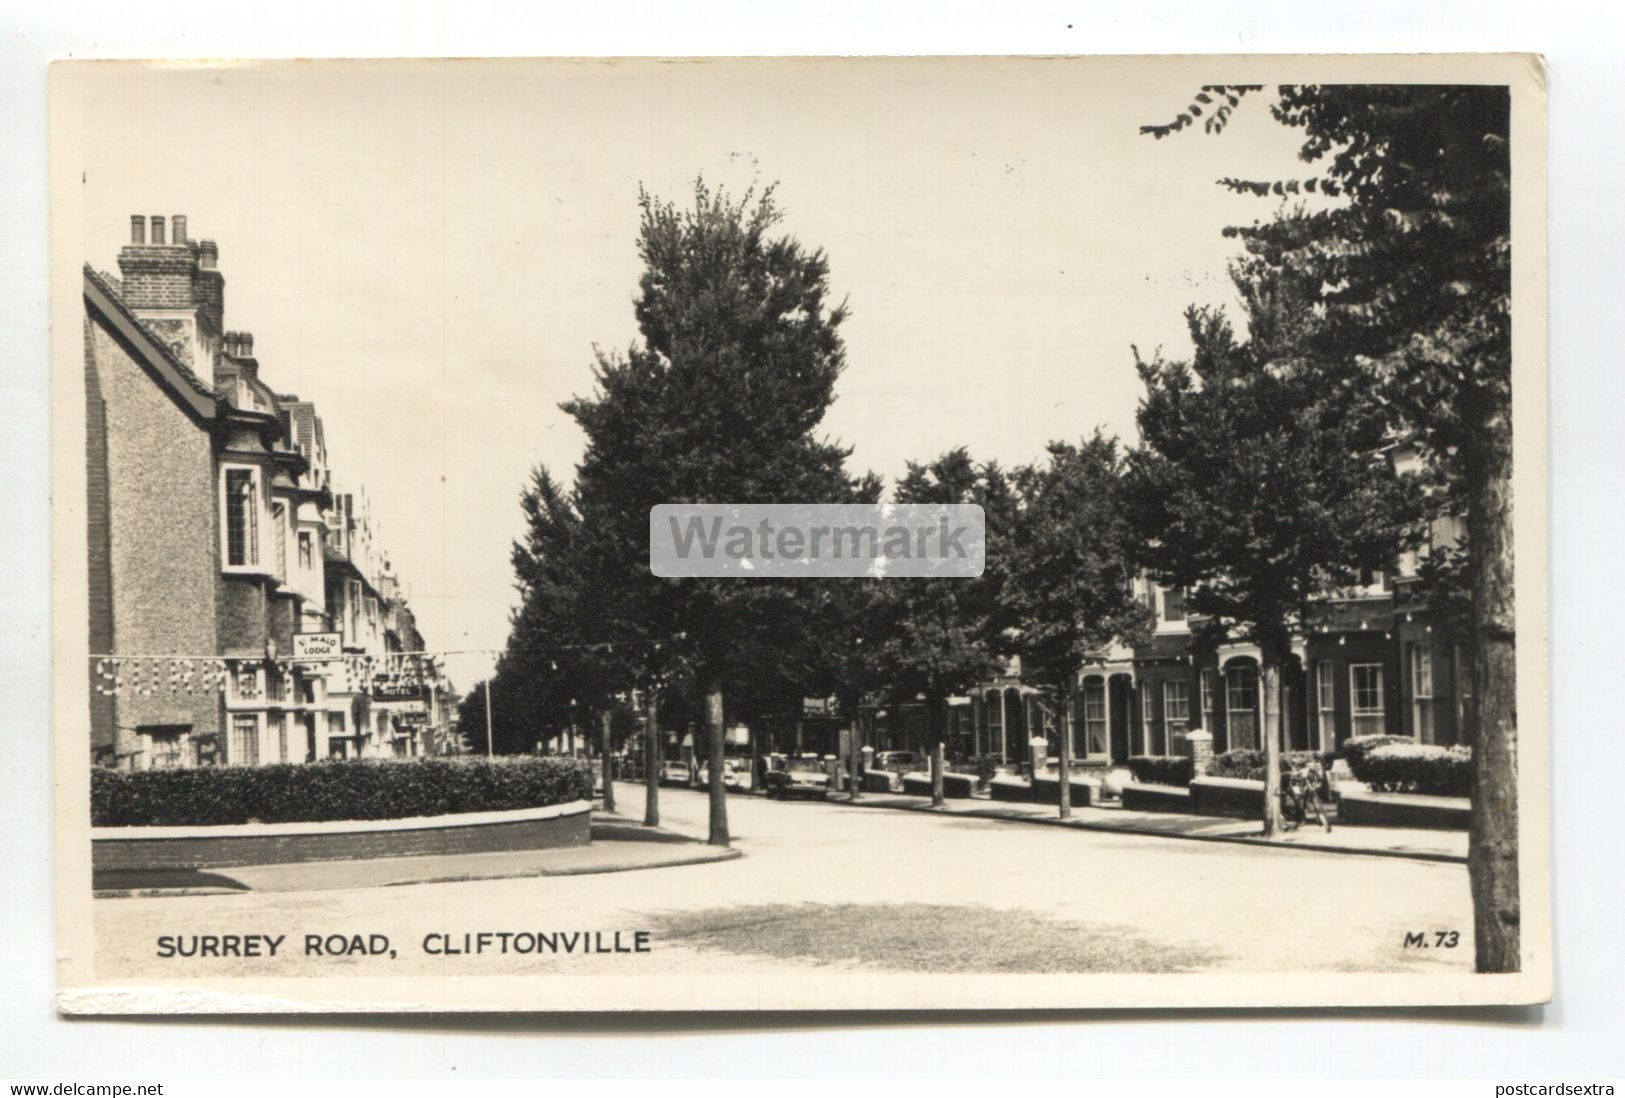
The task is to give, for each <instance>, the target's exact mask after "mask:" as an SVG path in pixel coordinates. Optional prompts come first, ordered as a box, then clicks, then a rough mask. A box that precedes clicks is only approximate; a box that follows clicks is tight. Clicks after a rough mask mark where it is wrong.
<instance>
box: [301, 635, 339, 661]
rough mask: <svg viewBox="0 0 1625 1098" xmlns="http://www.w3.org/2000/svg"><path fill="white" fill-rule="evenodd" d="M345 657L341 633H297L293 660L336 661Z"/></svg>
mask: <svg viewBox="0 0 1625 1098" xmlns="http://www.w3.org/2000/svg"><path fill="white" fill-rule="evenodd" d="M343 655H344V644H343V636H342V635H341V634H339V633H295V634H294V635H293V658H294V659H296V660H336V659H339V658H340V657H342V656H343Z"/></svg>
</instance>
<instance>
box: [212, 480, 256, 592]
mask: <svg viewBox="0 0 1625 1098" xmlns="http://www.w3.org/2000/svg"><path fill="white" fill-rule="evenodd" d="M220 494H221V501H220V505H221V506H220V509H221V512H222V514H223V515H224V516H225V521H223V522H222V523H221V524H220V528H221V533H222V536H223V537H224V538H225V542H226V543H225V545H224V547H223V548H224V551H225V560H226V567H227V568H244V569H252V568H258V567H259V563H260V471H259V469H258V468H257V467H255V466H252V465H228V466H226V467H225V468H224V469H223V470H222V471H221V477H220Z"/></svg>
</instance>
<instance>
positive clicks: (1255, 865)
mask: <svg viewBox="0 0 1625 1098" xmlns="http://www.w3.org/2000/svg"><path fill="white" fill-rule="evenodd" d="M616 799H617V803H618V806H619V808H620V810H621V812H622V813H623V814H625V815H627V816H630V817H632V818H634V819H637V818H641V813H642V807H643V790H642V787H641V786H638V785H628V784H624V783H622V784H618V785H617V787H616ZM660 805H661V817H662V823H663V824H664V825H665V826H667V827H669V828H672V829H674V830H678V831H683V832H686V833H689V834H694V835H701V836H703V835H704V833H705V826H706V811H707V809H706V796H705V794H703V793H698V792H693V791H690V790H686V789H663V790H661V792H660ZM728 809H729V820H730V825H731V828H732V831H733V836H734V842H735V845H737V846H739V847H740V848H741V849H743V850H744V852H745V856H744V857H743V858H739V859H736V860H732V861H725V862H718V863H713V864H708V865H698V866H681V867H673V868H668V869H658V870H645V871H635V872H623V873H607V874H600V875H591V876H575V877H548V878H529V879H512V880H496V881H468V882H458V883H440V884H422V885H410V886H400V887H389V888H371V889H360V888H358V889H347V890H339V891H326V892H306V893H261V894H248V893H245V894H236V895H219V896H174V897H154V898H133V899H131V898H117V899H114V898H109V899H100V900H96V901H95V918H96V929H97V941H98V943H99V948H98V953H97V969H98V972H99V973H100V974H101V975H103V976H108V977H118V976H135V975H147V976H154V975H159V974H161V975H163V976H166V977H184V976H187V975H191V974H193V973H198V974H205V973H206V974H209V975H216V976H224V975H249V974H266V975H272V974H286V975H295V974H297V975H307V974H310V971H311V968H310V962H309V961H307V960H306V959H305V957H304V956H303V954H302V952H301V948H300V947H301V944H302V941H303V935H304V934H306V933H311V934H330V933H338V934H347V933H356V932H360V933H368V934H374V933H377V934H384V935H387V936H388V937H389V938H390V941H391V943H392V945H393V947H394V948H396V949H397V951H398V956H397V957H396V958H395V959H393V960H384V959H381V958H375V957H372V956H368V955H365V954H362V955H358V956H348V957H337V958H331V959H327V960H324V961H323V962H322V963H323V964H324V965H325V966H327V967H326V968H325V969H324V970H323V971H324V972H327V973H330V974H333V975H341V974H350V975H361V974H368V975H371V974H383V973H385V972H387V974H388V975H391V976H399V975H409V974H415V973H424V974H434V975H447V974H452V973H459V972H464V971H466V972H469V973H471V974H472V973H479V974H485V975H492V974H499V973H505V972H514V973H522V972H538V971H547V972H572V971H581V972H597V971H604V970H617V971H620V970H624V971H627V972H637V973H664V972H704V973H731V974H738V975H750V974H760V973H764V972H770V971H775V970H787V969H788V970H809V969H817V970H822V971H831V970H832V969H833V970H835V971H841V970H847V969H850V970H853V971H865V970H867V971H884V970H890V971H930V972H988V973H1001V972H1195V971H1214V970H1219V971H1226V970H1227V971H1239V972H1303V971H1345V972H1346V971H1360V970H1373V971H1443V970H1457V971H1471V968H1472V957H1473V948H1472V939H1471V932H1472V917H1471V912H1472V907H1471V901H1470V897H1469V892H1468V884H1467V871H1466V867H1464V866H1461V865H1449V864H1439V863H1432V862H1414V861H1409V860H1403V859H1397V858H1376V857H1365V856H1359V855H1341V854H1325V853H1314V852H1307V851H1288V850H1280V851H1277V850H1270V849H1262V848H1259V847H1253V846H1242V845H1233V844H1221V843H1204V842H1191V841H1187V840H1182V839H1169V838H1148V837H1141V836H1132V835H1114V834H1103V833H1100V832H1088V831H1070V830H1064V829H1061V828H1053V827H1039V826H1034V825H1031V824H1021V823H1011V822H1007V821H998V820H976V819H963V818H954V817H947V816H937V815H932V814H929V813H922V812H898V811H888V810H884V809H877V808H862V807H851V806H847V805H842V804H835V803H819V802H782V801H768V800H765V799H762V798H757V797H745V796H739V795H735V796H732V797H730V798H729V802H728ZM582 930H584V931H600V932H603V933H604V936H605V939H606V940H607V939H610V938H611V936H612V933H613V932H614V931H617V930H619V931H623V932H625V933H627V934H630V932H632V931H636V930H647V931H649V932H650V938H649V942H650V951H649V952H648V953H646V954H641V955H636V956H632V955H628V954H615V953H606V954H600V955H595V956H564V955H556V954H552V955H543V956H538V955H521V954H512V953H509V954H502V953H499V952H491V951H489V950H488V951H487V952H486V953H485V954H484V955H482V956H480V957H478V958H473V957H468V956H452V957H444V956H428V955H426V954H425V953H424V952H423V949H422V945H421V944H422V942H423V939H424V936H425V935H426V934H429V933H431V932H444V933H447V934H450V935H453V936H454V938H455V939H460V938H461V936H462V935H463V934H464V933H467V932H479V931H491V932H502V931H508V932H535V931H545V932H560V931H562V932H571V931H582ZM268 932H269V933H286V934H287V941H286V943H285V944H284V945H283V946H282V948H281V949H280V950H279V953H278V956H276V957H274V958H271V957H259V958H208V959H197V960H192V959H178V958H177V959H172V960H165V961H161V962H159V961H155V960H154V959H153V958H154V950H155V943H156V941H157V938H158V937H159V936H160V935H190V934H216V935H222V934H262V933H268ZM1451 932H1454V933H1455V934H1457V935H1458V936H1459V937H1458V938H1457V939H1456V941H1457V944H1456V945H1455V947H1454V948H1443V947H1440V946H1439V945H1438V944H1437V943H1439V942H1440V940H1441V936H1442V935H1448V934H1449V933H1451ZM1417 933H1422V934H1425V935H1426V939H1427V942H1428V947H1427V948H1419V947H1417V946H1416V945H1415V939H1414V938H1413V939H1412V943H1411V945H1409V946H1407V945H1406V937H1407V935H1414V934H1417ZM625 940H627V939H623V942H624V941H625ZM383 965H387V966H388V967H387V969H384V968H381V967H380V966H383ZM623 966H624V967H623Z"/></svg>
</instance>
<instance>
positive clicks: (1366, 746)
mask: <svg viewBox="0 0 1625 1098" xmlns="http://www.w3.org/2000/svg"><path fill="white" fill-rule="evenodd" d="M1415 742H1416V741H1415V740H1413V739H1411V738H1410V737H1409V736H1384V735H1378V736H1355V737H1354V738H1353V739H1351V740H1349V741H1348V742H1347V743H1345V744H1343V750H1342V755H1343V758H1344V759H1346V760H1347V761H1348V764H1349V770H1351V771H1352V770H1353V769H1354V768H1355V767H1357V766H1359V765H1360V763H1361V762H1362V761H1363V760H1364V758H1365V755H1366V752H1368V751H1375V750H1376V749H1377V748H1379V747H1386V746H1388V745H1389V744H1391V743H1415ZM1362 780H1364V779H1362Z"/></svg>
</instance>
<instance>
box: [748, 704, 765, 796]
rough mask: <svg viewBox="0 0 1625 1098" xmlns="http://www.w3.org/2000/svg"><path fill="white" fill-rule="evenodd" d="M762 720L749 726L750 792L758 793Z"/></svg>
mask: <svg viewBox="0 0 1625 1098" xmlns="http://www.w3.org/2000/svg"><path fill="white" fill-rule="evenodd" d="M761 725H762V722H761V721H760V720H758V721H756V722H754V723H752V724H751V726H750V792H751V793H752V794H755V793H760V792H761V791H762V790H761V780H762V779H761V774H762V728H761Z"/></svg>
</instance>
